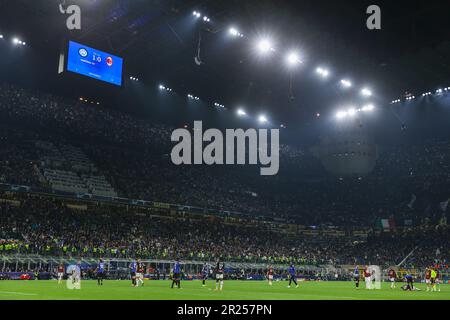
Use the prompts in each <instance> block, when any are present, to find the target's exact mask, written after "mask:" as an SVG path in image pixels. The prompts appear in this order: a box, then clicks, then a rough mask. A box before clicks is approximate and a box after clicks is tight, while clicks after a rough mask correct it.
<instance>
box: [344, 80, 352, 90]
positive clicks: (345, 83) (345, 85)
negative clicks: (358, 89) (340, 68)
mask: <svg viewBox="0 0 450 320" xmlns="http://www.w3.org/2000/svg"><path fill="white" fill-rule="evenodd" d="M341 84H342V86H343V87H344V88H351V87H352V83H351V82H350V81H349V80H346V79H342V80H341Z"/></svg>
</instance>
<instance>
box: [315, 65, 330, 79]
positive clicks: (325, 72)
mask: <svg viewBox="0 0 450 320" xmlns="http://www.w3.org/2000/svg"><path fill="white" fill-rule="evenodd" d="M316 73H317V74H319V75H320V76H322V77H323V78H326V77H328V76H329V75H330V72H329V71H328V70H327V69H324V68H320V67H319V68H317V69H316Z"/></svg>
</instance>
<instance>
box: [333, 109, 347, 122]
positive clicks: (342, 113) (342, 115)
mask: <svg viewBox="0 0 450 320" xmlns="http://www.w3.org/2000/svg"><path fill="white" fill-rule="evenodd" d="M347 115H348V114H347V111H338V112H337V113H336V118H337V119H339V120H340V119H344V118H345V117H347Z"/></svg>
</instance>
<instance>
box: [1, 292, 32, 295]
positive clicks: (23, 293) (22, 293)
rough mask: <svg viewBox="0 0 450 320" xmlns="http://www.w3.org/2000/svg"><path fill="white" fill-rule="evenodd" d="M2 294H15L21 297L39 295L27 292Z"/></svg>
mask: <svg viewBox="0 0 450 320" xmlns="http://www.w3.org/2000/svg"><path fill="white" fill-rule="evenodd" d="M0 294H15V295H19V296H37V293H25V292H14V291H0Z"/></svg>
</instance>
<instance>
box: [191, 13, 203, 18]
mask: <svg viewBox="0 0 450 320" xmlns="http://www.w3.org/2000/svg"><path fill="white" fill-rule="evenodd" d="M192 14H193V15H194V16H195V17H196V18H200V17H201V16H202V15H201V13H200V12H197V11H194V12H192Z"/></svg>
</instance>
